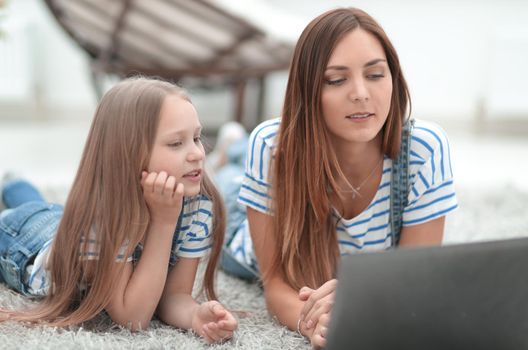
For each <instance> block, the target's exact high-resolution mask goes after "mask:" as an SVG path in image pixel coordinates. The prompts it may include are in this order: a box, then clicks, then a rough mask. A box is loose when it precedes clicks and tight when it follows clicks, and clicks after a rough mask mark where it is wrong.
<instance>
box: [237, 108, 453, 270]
mask: <svg viewBox="0 0 528 350" xmlns="http://www.w3.org/2000/svg"><path fill="white" fill-rule="evenodd" d="M279 123H280V120H279V119H272V120H268V121H265V122H263V123H261V124H260V125H259V126H258V127H257V128H256V129H255V130H254V131H253V132H252V134H251V136H250V140H249V146H248V147H249V149H248V158H247V162H246V172H245V176H244V179H243V182H242V187H241V190H240V194H239V197H238V201H239V203H241V204H243V205H246V206H248V207H250V208H253V209H255V210H257V211H259V212H262V213H265V214H270V215H272V213H271V210H270V208H271V205H270V194H269V193H270V192H269V190H270V182H269V176H268V172H269V169H270V164H271V162H272V161H273V158H274V156H273V153H274V147H275V142H276V136H277V132H278V128H279ZM391 169H392V160H391V159H390V158H389V157H387V156H385V159H384V162H383V174H382V178H381V182H380V184H379V186H378V191H377V193H376V194H375V196H374V198H373V199H372V201H371V203H370V204H369V206H368V207H367V208H366V209H365V210H364V211H363V212H362V213H360V214H359V215H357V216H356V217H354V218H352V219H345V218H343V217H341V216H340V215H339V213H338V212H337V211H336V210H334V214H335V215H334V216H335V218H336V227H337V235H338V242H339V248H340V252H341V254H342V255H347V254H354V253H357V252H361V251H379V250H384V249H387V248H389V247H390V246H391V245H392V239H391V227H390V224H389V222H390V220H389V211H390V186H391ZM409 174H410V176H411V190H410V193H409V197H408V203H409V204H408V205H407V207H405V209H404V212H403V226H411V225H417V224H422V223H425V222H428V221H430V220H433V219H436V218H439V217H441V216H444V215H446V214H447V213H449V212H451V211H453V210H455V209H456V208H457V206H458V204H457V198H456V194H455V188H454V185H453V170H452V167H451V160H450V149H449V142H448V139H447V136H446V134H445V132H444V131H443V130H442V128H440V126H438V125H436V124H434V123H431V122H427V121H423V120H416V123H415V127H414V130H413V133H412V138H411V151H410V158H409ZM229 249H230V250H231V253H232V254H233V256H234V257H235V258H236V259H237V260H239V261H243V262H245V263H246V264H249V265H250V266H252V267H256V260H255V256H254V253H253V246H252V243H251V238H250V235H249V225H248V223H247V220H246V221H245V222H243V223H242V224H241V226H240V227H239V229H238V231H237V233H236V234H235V236H234V238H233V240H232V242H231V244H230V246H229Z"/></svg>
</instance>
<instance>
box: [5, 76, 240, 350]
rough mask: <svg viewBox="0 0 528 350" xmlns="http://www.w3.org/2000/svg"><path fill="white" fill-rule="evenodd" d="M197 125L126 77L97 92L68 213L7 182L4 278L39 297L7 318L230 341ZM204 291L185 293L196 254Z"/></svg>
mask: <svg viewBox="0 0 528 350" xmlns="http://www.w3.org/2000/svg"><path fill="white" fill-rule="evenodd" d="M200 133H201V125H200V122H199V120H198V115H197V113H196V110H195V109H194V107H193V105H192V103H191V102H190V100H189V98H188V97H187V96H186V95H185V94H184V93H183V92H182V90H181V89H179V88H178V87H176V86H174V85H172V84H169V83H166V82H162V81H157V80H150V79H145V78H137V79H129V80H126V81H124V82H121V83H119V84H117V85H116V86H115V87H113V88H112V89H111V90H110V91H108V93H106V94H105V96H104V97H103V99H102V100H101V103H100V104H99V106H98V108H97V111H96V113H95V117H94V120H93V123H92V126H91V129H90V133H89V135H88V139H87V142H86V146H85V149H84V152H83V155H82V159H81V162H80V166H79V169H78V171H77V175H76V178H75V181H74V183H73V186H72V188H71V192H70V194H69V197H68V199H67V202H66V205H65V207H64V210H63V208H62V207H61V206H58V205H51V204H48V203H46V202H44V200H43V198H42V196H41V195H40V194H39V193H38V192H37V191H36V190H35V189H34V188H33V187H32V186H31V185H30V184H28V183H27V182H24V181H11V182H7V183H6V184H5V185H4V188H3V191H2V199H3V201H4V204H5V205H6V207H7V208H9V209H6V210H4V211H3V212H2V213H1V214H0V254H1V258H0V259H1V261H0V272H1V276H2V278H3V280H4V281H5V283H7V284H8V285H9V286H10V287H12V288H13V289H15V290H17V291H20V292H21V293H24V294H25V295H29V296H44V299H43V300H42V302H41V303H40V304H39V306H38V307H36V308H35V309H32V310H29V311H10V312H7V311H5V310H4V311H3V314H2V316H3V319H11V320H18V321H29V322H38V321H43V322H45V323H47V324H49V325H52V326H68V325H74V324H79V323H81V322H83V321H86V320H89V319H91V318H92V317H94V316H95V315H96V314H98V313H99V312H101V311H102V310H103V309H104V310H106V312H107V313H108V314H109V315H110V317H111V318H112V320H114V321H115V322H116V323H119V324H120V325H122V326H125V327H129V328H130V329H131V330H139V329H146V328H147V327H148V326H149V323H150V320H151V319H152V317H153V315H154V314H155V313H156V314H157V315H158V316H159V318H160V319H161V320H163V321H164V322H166V323H168V324H170V325H173V326H175V327H178V328H183V329H192V330H193V331H194V332H196V333H197V334H199V335H200V336H202V337H203V338H204V339H205V340H206V341H207V342H217V341H222V340H224V339H228V338H230V337H231V336H232V334H233V331H234V330H235V329H236V327H237V321H236V320H235V318H234V317H233V315H232V314H231V313H229V312H228V311H227V310H226V309H225V308H224V307H222V305H221V304H220V303H218V302H217V301H214V300H213V299H216V295H215V291H214V288H213V283H214V275H215V268H216V264H217V261H218V256H219V252H220V250H221V247H222V242H223V233H224V232H223V231H224V222H223V220H224V214H223V207H222V205H221V201H220V200H219V195H218V192H217V191H216V189H215V188H214V186H213V185H212V184H211V181H210V180H209V178H208V177H207V175H206V174H205V172H204V170H203V163H204V155H205V153H204V148H203V146H202V143H201V140H200ZM209 252H210V256H209V261H208V264H207V268H206V271H205V276H204V283H203V286H204V288H205V291H206V294H207V297H208V298H209V299H210V301H207V302H204V303H202V304H199V303H197V302H196V301H195V300H194V299H193V298H192V296H191V292H192V288H193V284H194V280H195V275H196V271H197V268H198V263H199V261H200V259H201V258H202V257H204V256H206V254H208V253H209Z"/></svg>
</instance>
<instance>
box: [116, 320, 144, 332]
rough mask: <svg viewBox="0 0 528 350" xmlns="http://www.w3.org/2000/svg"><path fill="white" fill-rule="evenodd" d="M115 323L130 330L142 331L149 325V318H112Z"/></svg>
mask: <svg viewBox="0 0 528 350" xmlns="http://www.w3.org/2000/svg"><path fill="white" fill-rule="evenodd" d="M112 320H113V321H114V322H115V323H117V324H119V325H120V326H121V327H124V328H126V329H128V330H130V331H131V332H137V331H144V330H146V329H148V328H149V327H150V321H151V319H150V318H149V319H147V318H144V319H141V318H139V319H138V318H136V319H133V320H132V319H129V318H126V319H112Z"/></svg>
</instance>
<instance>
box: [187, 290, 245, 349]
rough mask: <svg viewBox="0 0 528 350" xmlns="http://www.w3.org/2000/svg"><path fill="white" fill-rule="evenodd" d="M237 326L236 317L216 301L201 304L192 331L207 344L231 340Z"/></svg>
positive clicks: (195, 314)
mask: <svg viewBox="0 0 528 350" xmlns="http://www.w3.org/2000/svg"><path fill="white" fill-rule="evenodd" d="M237 326H238V322H237V320H236V319H235V317H234V316H233V315H232V314H231V313H230V312H229V311H227V310H226V309H225V308H224V307H223V306H222V304H220V303H219V302H218V301H215V300H211V301H207V302H204V303H202V304H200V305H199V306H198V307H197V308H196V309H195V312H194V315H193V318H192V329H193V330H194V332H196V333H197V334H199V335H200V336H201V337H203V338H204V339H205V341H206V342H207V343H219V342H223V341H225V340H227V339H230V338H231V337H232V336H233V332H234V331H235V329H236V328H237Z"/></svg>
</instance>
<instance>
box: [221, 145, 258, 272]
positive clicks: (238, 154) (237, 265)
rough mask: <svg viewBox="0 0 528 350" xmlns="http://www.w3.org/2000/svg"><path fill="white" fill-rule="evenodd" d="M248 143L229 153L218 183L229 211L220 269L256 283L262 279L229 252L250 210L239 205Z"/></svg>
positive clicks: (236, 146)
mask: <svg viewBox="0 0 528 350" xmlns="http://www.w3.org/2000/svg"><path fill="white" fill-rule="evenodd" d="M246 150H247V139H242V140H240V141H238V142H236V143H234V144H232V145H231V146H230V147H229V148H228V149H227V158H228V163H227V164H226V165H225V166H224V167H222V168H221V169H220V170H218V171H217V173H216V174H215V182H216V184H217V187H218V190H219V191H220V193H221V194H222V197H223V199H224V203H225V208H226V217H227V223H226V235H225V240H224V248H223V249H222V255H221V257H220V266H221V267H222V269H223V270H224V271H225V272H227V273H229V274H231V275H234V276H237V277H239V278H242V279H245V280H248V281H255V280H257V279H258V278H259V273H258V271H255V269H253V268H252V267H251V266H248V265H246V264H244V263H242V262H240V261H238V260H236V259H235V258H234V257H233V256H232V255H231V252H230V251H229V249H227V248H226V246H229V244H230V243H231V240H232V238H233V236H234V235H235V233H236V231H237V229H238V228H239V227H240V224H241V223H242V222H243V221H244V220H245V219H246V217H247V215H246V207H245V206H244V205H242V204H240V203H238V202H237V198H238V192H240V186H241V185H242V177H243V176H244V169H245V165H244V164H245V161H246Z"/></svg>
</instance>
